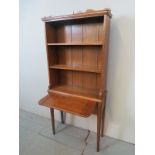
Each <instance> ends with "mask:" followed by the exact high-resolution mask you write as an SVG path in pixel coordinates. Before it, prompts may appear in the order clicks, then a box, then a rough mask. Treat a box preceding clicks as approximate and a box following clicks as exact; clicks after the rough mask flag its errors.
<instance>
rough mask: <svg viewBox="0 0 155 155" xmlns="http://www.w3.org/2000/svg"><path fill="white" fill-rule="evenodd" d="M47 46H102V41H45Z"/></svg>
mask: <svg viewBox="0 0 155 155" xmlns="http://www.w3.org/2000/svg"><path fill="white" fill-rule="evenodd" d="M47 45H49V46H102V45H103V43H47Z"/></svg>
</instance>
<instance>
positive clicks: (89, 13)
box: [42, 9, 112, 22]
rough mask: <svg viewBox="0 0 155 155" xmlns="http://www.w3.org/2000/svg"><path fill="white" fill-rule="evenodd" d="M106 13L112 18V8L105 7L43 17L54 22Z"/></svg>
mask: <svg viewBox="0 0 155 155" xmlns="http://www.w3.org/2000/svg"><path fill="white" fill-rule="evenodd" d="M104 15H107V16H109V17H110V18H112V14H111V10H110V9H103V10H91V9H88V10H86V11H85V12H80V11H79V12H73V13H72V14H69V15H61V16H48V17H43V18H42V21H44V22H54V21H63V20H73V19H82V18H89V17H101V16H104Z"/></svg>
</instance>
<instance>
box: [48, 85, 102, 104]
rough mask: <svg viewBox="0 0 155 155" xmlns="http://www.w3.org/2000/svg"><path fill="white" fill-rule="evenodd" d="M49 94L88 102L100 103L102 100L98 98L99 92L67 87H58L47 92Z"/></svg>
mask: <svg viewBox="0 0 155 155" xmlns="http://www.w3.org/2000/svg"><path fill="white" fill-rule="evenodd" d="M48 92H49V93H51V94H60V95H67V96H72V97H77V98H81V99H87V100H89V101H95V102H101V101H102V98H101V96H99V90H95V89H86V88H80V87H75V86H69V85H59V86H55V87H53V88H52V89H50V90H48Z"/></svg>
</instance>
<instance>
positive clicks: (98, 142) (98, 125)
mask: <svg viewBox="0 0 155 155" xmlns="http://www.w3.org/2000/svg"><path fill="white" fill-rule="evenodd" d="M101 107H102V105H101V104H98V105H97V148H96V150H97V152H99V150H100V133H101V132H100V131H101V110H102V109H101Z"/></svg>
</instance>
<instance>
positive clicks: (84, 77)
mask: <svg viewBox="0 0 155 155" xmlns="http://www.w3.org/2000/svg"><path fill="white" fill-rule="evenodd" d="M111 16H112V15H111V11H110V9H104V10H99V11H94V10H87V11H86V12H82V13H81V12H78V13H73V14H70V15H63V16H55V17H51V16H50V17H44V18H42V20H43V21H44V23H45V36H46V51H47V62H48V75H49V87H48V95H47V96H45V97H44V98H42V99H41V100H40V101H39V104H40V105H42V106H46V107H48V108H50V112H51V122H52V129H53V134H55V121H54V109H57V110H60V112H61V121H62V123H64V122H65V120H64V116H63V115H64V113H71V114H73V115H78V116H82V117H88V116H90V115H91V114H96V115H97V151H99V145H100V136H103V130H104V113H105V100H106V68H107V55H108V37H109V27H110V18H111Z"/></svg>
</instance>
